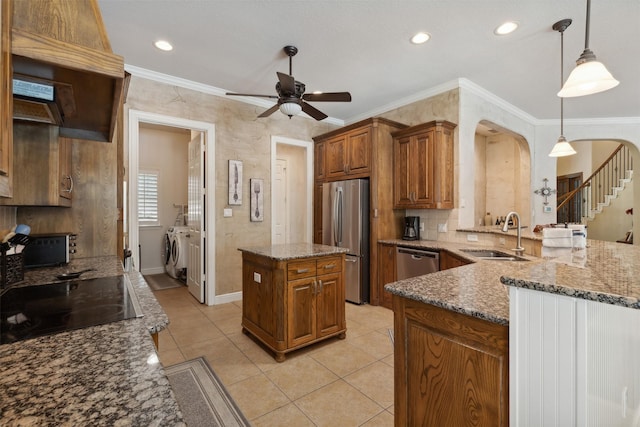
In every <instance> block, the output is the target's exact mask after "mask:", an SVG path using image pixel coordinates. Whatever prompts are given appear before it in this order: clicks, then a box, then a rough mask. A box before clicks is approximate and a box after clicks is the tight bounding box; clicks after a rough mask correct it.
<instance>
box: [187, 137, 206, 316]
mask: <svg viewBox="0 0 640 427" xmlns="http://www.w3.org/2000/svg"><path fill="white" fill-rule="evenodd" d="M204 151H205V144H204V133H202V132H198V133H197V135H196V136H195V137H194V138H193V139H192V140H191V141H189V179H188V181H189V183H188V205H189V208H188V209H189V210H188V216H187V218H188V224H187V225H188V226H189V235H188V237H189V261H188V264H189V265H188V266H187V287H188V288H189V292H191V294H192V295H193V296H194V297H195V298H196V299H197V300H198V301H199V302H200V303H204V301H205V295H204V293H205V288H206V286H205V285H206V283H205V273H206V272H205V271H204V269H203V267H204V265H205V263H204V259H205V258H204V257H205V256H206V254H205V251H204V248H205V247H206V246H205V238H206V224H205V218H206V215H205V209H206V203H205V188H204V183H205V182H207V180H206V179H205V178H206V177H205V173H206V169H205V167H204V166H205V165H204V161H203V159H204Z"/></svg>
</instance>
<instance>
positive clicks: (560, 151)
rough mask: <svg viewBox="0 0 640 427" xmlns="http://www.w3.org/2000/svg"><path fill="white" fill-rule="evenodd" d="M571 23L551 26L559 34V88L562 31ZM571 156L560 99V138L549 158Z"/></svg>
mask: <svg viewBox="0 0 640 427" xmlns="http://www.w3.org/2000/svg"><path fill="white" fill-rule="evenodd" d="M571 22H572V21H571V19H563V20H561V21H558V22H556V23H555V24H553V27H552V28H553V29H554V30H555V31H559V32H560V86H562V80H563V79H564V30H566V29H567V28H568V27H569V25H571ZM573 154H576V150H574V149H573V147H572V146H571V144H569V143H568V142H567V139H566V138H565V137H564V99H563V98H560V137H559V138H558V142H556V145H554V146H553V149H552V150H551V152H550V153H549V157H565V156H571V155H573Z"/></svg>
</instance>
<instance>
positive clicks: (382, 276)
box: [378, 243, 396, 308]
mask: <svg viewBox="0 0 640 427" xmlns="http://www.w3.org/2000/svg"><path fill="white" fill-rule="evenodd" d="M395 281H396V247H395V245H387V244H384V243H380V244H378V295H380V305H381V306H383V307H387V308H393V303H392V296H391V294H390V293H389V292H386V291H385V290H384V285H386V284H387V283H391V282H395Z"/></svg>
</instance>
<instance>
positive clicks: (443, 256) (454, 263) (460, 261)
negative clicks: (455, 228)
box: [440, 251, 471, 270]
mask: <svg viewBox="0 0 640 427" xmlns="http://www.w3.org/2000/svg"><path fill="white" fill-rule="evenodd" d="M467 264H471V262H470V261H468V260H466V259H464V258H461V257H459V256H457V255H454V254H452V253H451V252H448V251H440V270H448V269H450V268H456V267H462V266H463V265H467Z"/></svg>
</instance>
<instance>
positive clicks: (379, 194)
mask: <svg viewBox="0 0 640 427" xmlns="http://www.w3.org/2000/svg"><path fill="white" fill-rule="evenodd" d="M406 127H407V126H406V125H404V124H402V123H398V122H394V121H391V120H387V119H383V118H380V117H374V118H369V119H366V120H362V121H360V122H357V123H353V124H351V125H349V126H345V127H343V128H340V129H336V130H334V131H331V132H329V133H326V134H323V135H319V136H316V137H314V138H313V139H314V141H315V144H316V150H315V153H316V156H318V155H320V156H324V159H323V160H319V159H317V158H316V162H315V163H316V173H315V177H316V187H315V189H314V203H316V205H315V206H314V221H313V222H314V233H313V235H314V242H315V243H322V183H324V182H331V181H339V180H343V179H352V178H353V179H355V178H368V179H369V230H370V232H369V241H370V248H369V280H370V296H369V302H370V303H371V304H374V305H378V304H379V300H380V295H379V290H378V286H377V283H378V240H380V239H396V238H399V237H400V236H401V233H402V218H403V212H400V211H398V210H394V209H393V139H392V137H391V133H392V132H393V131H397V130H399V129H404V128H406ZM319 164H320V165H324V169H322V168H321V167H319V166H318V165H319ZM318 170H324V177H323V178H321V177H320V175H319V173H318Z"/></svg>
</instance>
